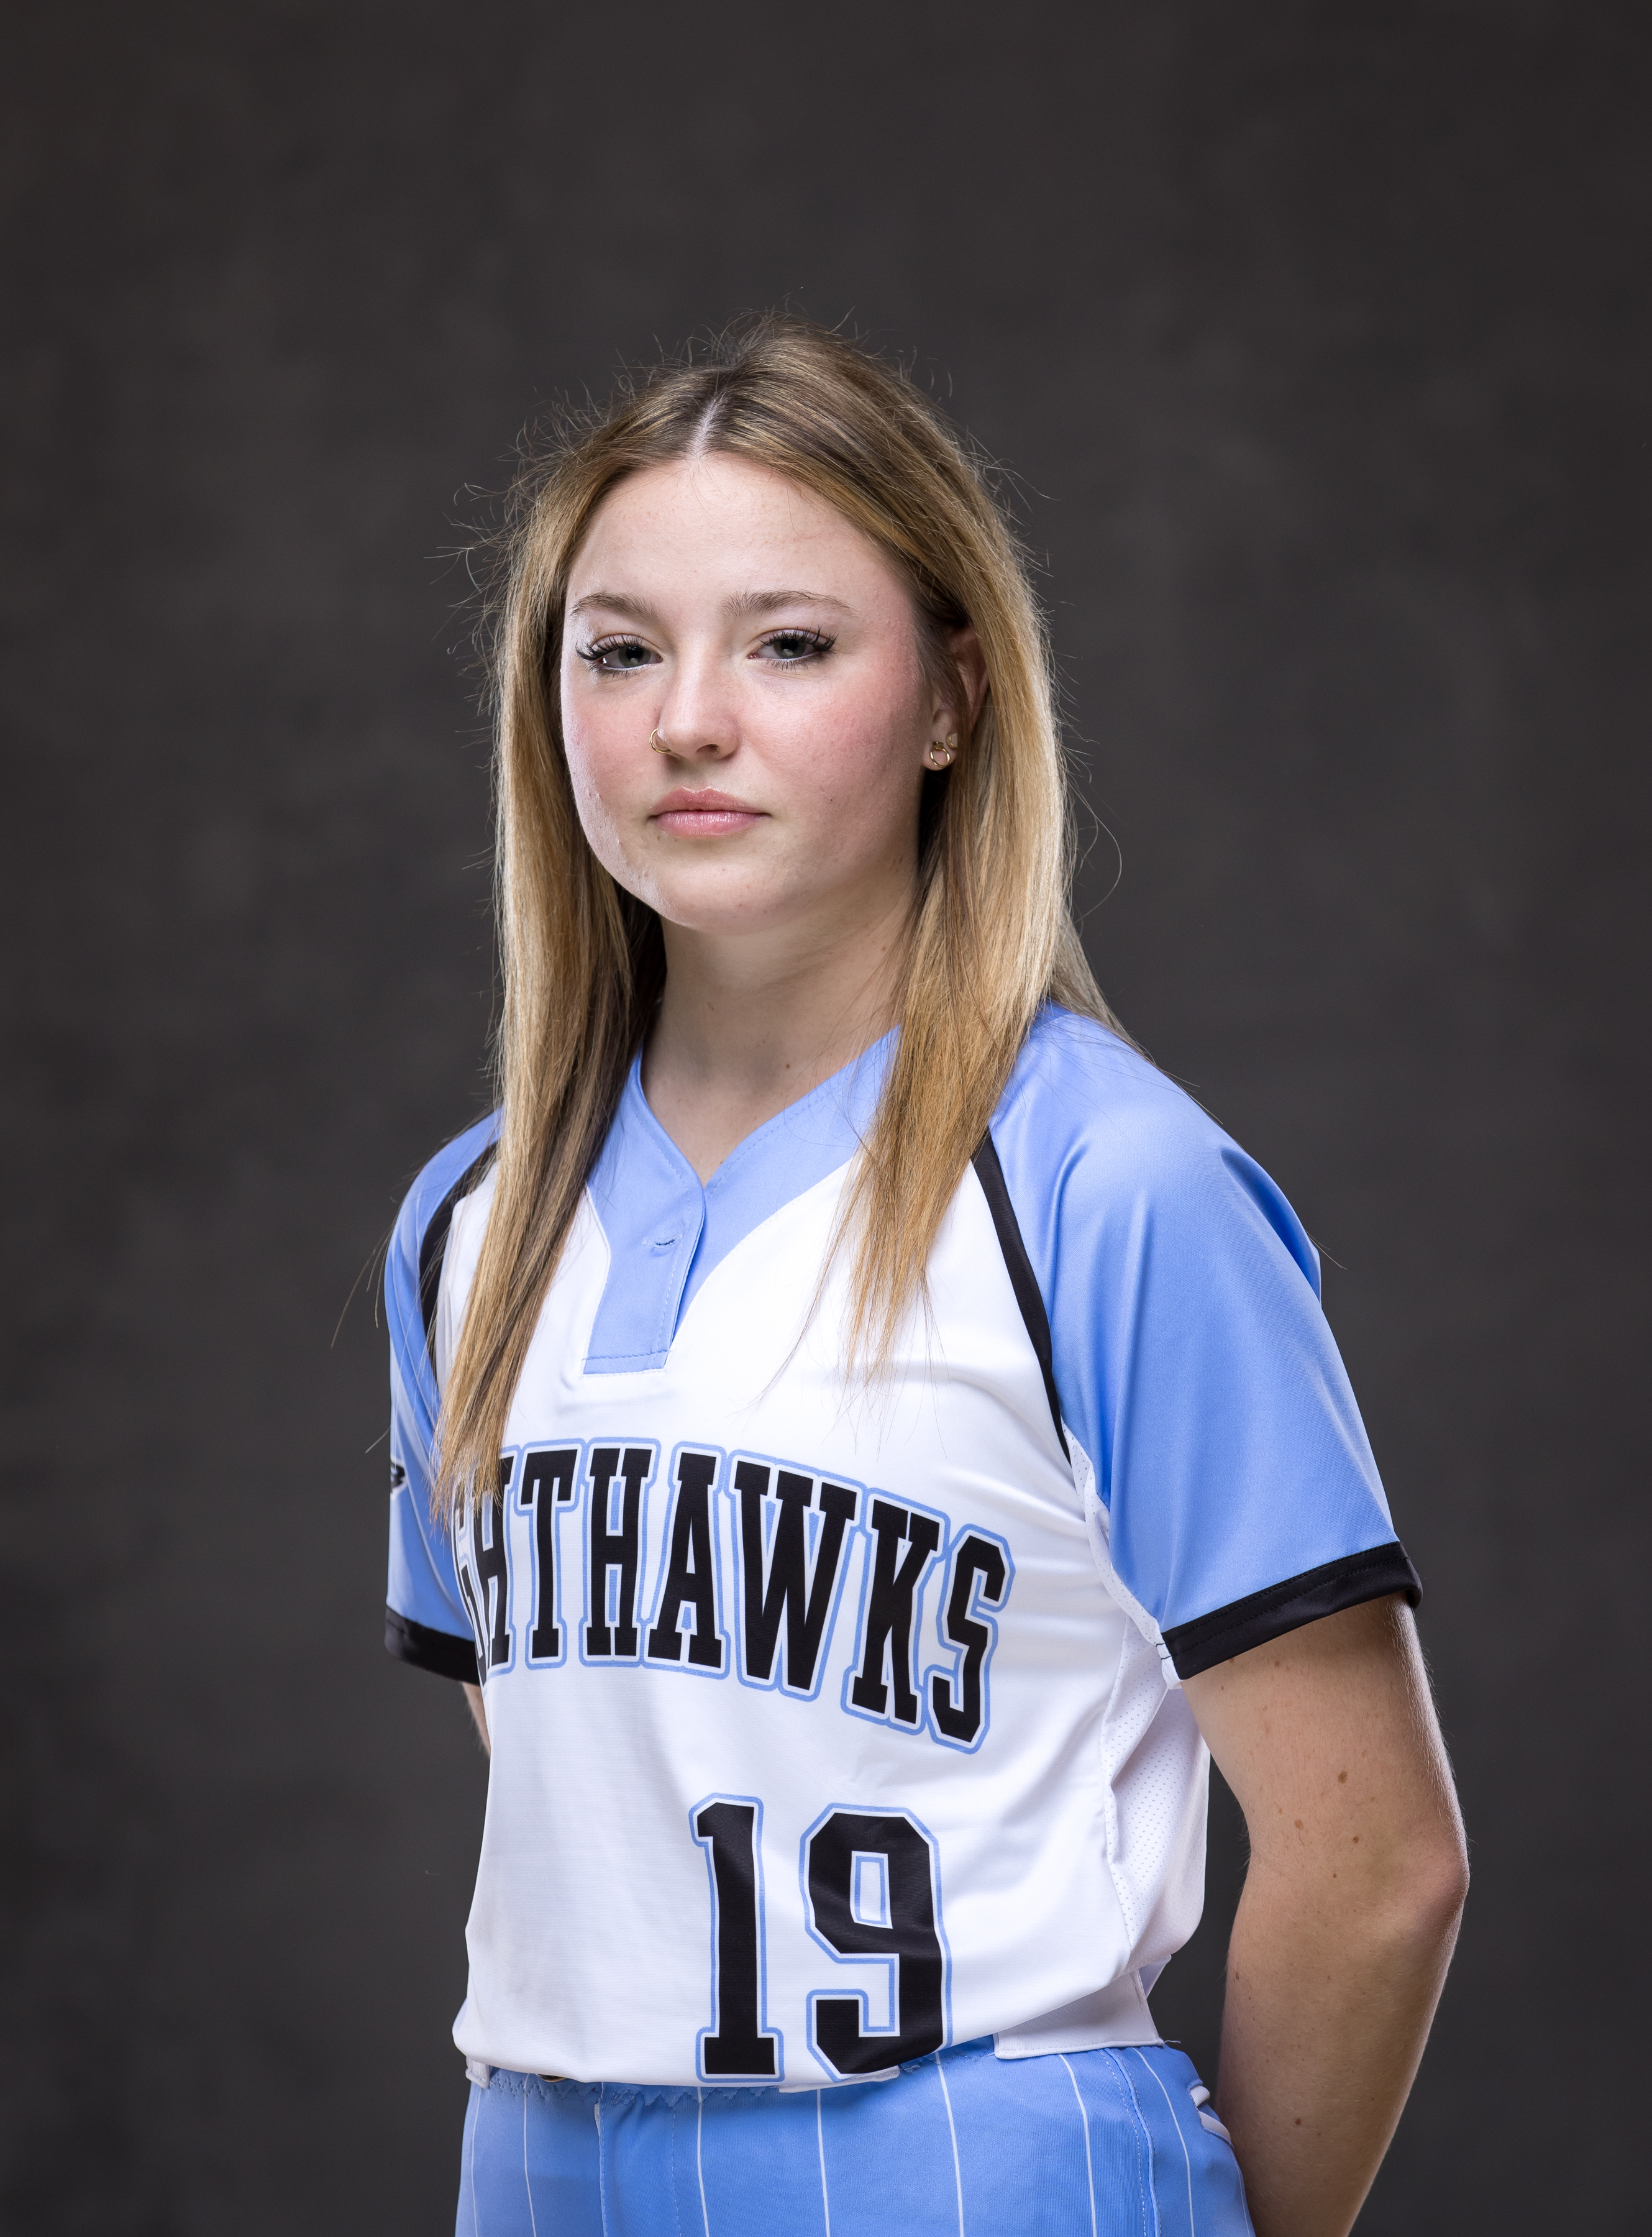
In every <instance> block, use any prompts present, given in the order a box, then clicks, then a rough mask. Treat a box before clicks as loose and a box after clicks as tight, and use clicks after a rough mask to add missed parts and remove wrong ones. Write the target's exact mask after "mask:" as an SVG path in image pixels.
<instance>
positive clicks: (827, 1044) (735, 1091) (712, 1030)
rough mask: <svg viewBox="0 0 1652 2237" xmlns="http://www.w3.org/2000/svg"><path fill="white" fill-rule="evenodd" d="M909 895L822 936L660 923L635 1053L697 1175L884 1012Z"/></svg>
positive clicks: (890, 1009)
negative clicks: (661, 957) (655, 989)
mask: <svg viewBox="0 0 1652 2237" xmlns="http://www.w3.org/2000/svg"><path fill="white" fill-rule="evenodd" d="M909 907H910V904H909V901H908V899H907V897H906V896H905V894H903V895H902V896H901V897H900V899H899V901H898V904H891V905H886V906H885V907H884V908H882V909H881V910H880V911H879V912H877V913H876V914H872V915H871V916H869V917H867V918H865V919H864V920H863V921H860V922H859V923H858V924H851V925H847V926H840V927H836V928H834V930H833V933H832V934H829V935H828V936H826V938H824V939H823V938H822V937H821V935H820V933H819V928H818V927H810V928H809V929H808V930H807V931H806V932H799V933H796V934H788V933H787V932H769V933H763V934H748V935H744V936H742V937H740V938H734V937H730V936H727V935H721V934H717V935H714V934H700V933H694V932H689V931H687V930H685V929H684V928H683V927H681V926H679V925H673V924H666V925H665V926H664V933H665V948H666V987H665V994H664V997H663V999H662V1000H661V1005H660V1014H659V1017H658V1018H657V1019H656V1020H655V1026H654V1030H653V1032H652V1033H650V1034H649V1036H648V1045H647V1046H646V1047H645V1049H644V1051H643V1055H642V1088H643V1092H644V1093H645V1094H646V1095H647V1097H648V1103H649V1105H650V1107H651V1108H652V1110H653V1112H654V1114H655V1117H656V1118H657V1119H659V1121H660V1123H661V1125H662V1126H663V1127H664V1128H665V1130H666V1132H667V1133H668V1134H669V1135H670V1136H671V1138H672V1139H673V1141H675V1143H676V1145H677V1147H678V1148H679V1149H680V1150H681V1151H682V1153H683V1155H684V1156H685V1157H686V1158H688V1162H689V1163H690V1165H693V1166H694V1170H695V1171H696V1172H697V1173H698V1174H699V1175H700V1178H701V1180H708V1179H709V1178H710V1177H711V1175H712V1174H713V1173H714V1171H716V1169H717V1167H718V1166H719V1165H721V1163H722V1161H723V1159H724V1158H726V1157H727V1155H728V1153H729V1151H731V1150H733V1149H734V1148H736V1147H737V1146H738V1145H739V1144H740V1143H741V1142H742V1141H744V1140H745V1138H746V1137H747V1134H749V1133H751V1132H753V1130H754V1128H755V1127H758V1126H760V1125H763V1124H764V1122H765V1121H766V1120H767V1119H772V1118H773V1117H774V1115H775V1113H776V1112H780V1111H783V1110H785V1109H786V1107H787V1105H788V1104H792V1103H795V1102H796V1101H797V1100H798V1099H799V1098H800V1096H804V1095H806V1094H808V1092H810V1090H811V1089H812V1088H815V1087H818V1086H819V1085H820V1083H821V1081H822V1080H824V1079H830V1078H831V1077H832V1075H833V1072H839V1071H840V1070H841V1069H842V1067H843V1066H845V1065H846V1064H849V1063H852V1061H853V1059H855V1058H856V1057H858V1056H859V1054H860V1053H861V1052H862V1051H863V1050H864V1049H865V1048H868V1047H869V1046H871V1045H872V1042H873V1041H875V1040H876V1039H878V1038H879V1036H880V1035H881V1034H883V1033H886V1032H887V1031H888V1030H889V1028H890V1026H892V1024H893V1022H894V994H895V987H896V981H897V979H898V973H899V968H900V963H901V960H902V957H903V955H904V953H905V938H906V929H907V922H908V911H909Z"/></svg>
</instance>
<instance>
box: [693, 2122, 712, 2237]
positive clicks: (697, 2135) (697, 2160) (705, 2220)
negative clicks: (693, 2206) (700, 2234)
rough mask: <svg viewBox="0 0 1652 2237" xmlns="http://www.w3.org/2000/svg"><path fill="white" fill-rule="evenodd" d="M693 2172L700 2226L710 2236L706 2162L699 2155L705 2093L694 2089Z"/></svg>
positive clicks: (704, 2124)
mask: <svg viewBox="0 0 1652 2237" xmlns="http://www.w3.org/2000/svg"><path fill="white" fill-rule="evenodd" d="M694 2104H695V2107H696V2108H697V2109H696V2111H695V2113H694V2173H695V2174H696V2175H697V2176H698V2177H699V2179H700V2226H701V2228H702V2229H703V2230H704V2231H705V2233H706V2237H711V2216H710V2214H708V2213H707V2211H706V2162H705V2161H704V2159H703V2158H702V2157H701V2151H700V2140H701V2136H702V2135H704V2134H705V2129H706V2093H705V2091H704V2090H703V2089H696V2090H695V2091H694Z"/></svg>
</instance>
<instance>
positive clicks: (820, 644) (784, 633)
mask: <svg viewBox="0 0 1652 2237" xmlns="http://www.w3.org/2000/svg"><path fill="white" fill-rule="evenodd" d="M832 646H833V639H832V638H831V637H823V636H822V635H821V634H820V631H819V630H776V631H775V632H774V634H773V637H765V638H764V639H763V643H762V646H761V650H763V651H764V652H765V653H767V654H769V655H770V656H772V657H773V658H774V659H775V660H778V661H780V663H782V665H787V666H790V665H793V664H794V663H797V662H798V661H801V660H814V659H817V658H818V657H819V655H820V654H821V653H823V652H830V651H831V650H832Z"/></svg>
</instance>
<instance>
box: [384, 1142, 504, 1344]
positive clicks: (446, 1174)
mask: <svg viewBox="0 0 1652 2237" xmlns="http://www.w3.org/2000/svg"><path fill="white" fill-rule="evenodd" d="M498 1132H499V1114H498V1112H497V1111H493V1112H489V1114H488V1116H487V1117H486V1118H485V1119H478V1120H477V1123H476V1125H474V1126H467V1127H466V1128H465V1130H464V1133H462V1134H456V1135H455V1136H454V1138H453V1139H452V1140H451V1142H449V1143H447V1144H446V1145H444V1147H443V1148H442V1149H440V1150H438V1151H437V1153H436V1155H435V1156H434V1157H433V1158H431V1159H430V1161H429V1163H428V1164H426V1165H424V1166H422V1167H421V1168H420V1171H419V1172H418V1178H416V1179H415V1181H414V1182H413V1184H412V1186H411V1188H410V1189H409V1190H408V1191H407V1194H406V1195H405V1197H404V1198H403V1199H402V1207H401V1211H400V1213H399V1214H398V1217H397V1221H396V1227H395V1231H394V1233H393V1235H392V1238H391V1245H390V1252H389V1256H388V1258H387V1260H386V1263H385V1300H386V1303H387V1305H388V1307H389V1310H390V1325H391V1332H392V1339H394V1338H395V1337H396V1336H398V1335H405V1334H411V1331H412V1330H413V1328H414V1327H415V1326H416V1325H417V1326H418V1328H419V1329H420V1330H421V1332H422V1333H423V1332H428V1330H429V1326H430V1323H431V1315H432V1314H433V1312H434V1310H435V1302H436V1288H437V1283H438V1281H439V1279H440V1277H441V1262H442V1254H443V1252H444V1249H445V1247H446V1243H447V1234H448V1229H449V1226H450V1224H451V1220H452V1217H453V1211H454V1207H455V1205H456V1204H458V1203H459V1201H460V1200H461V1199H462V1198H464V1197H465V1196H466V1195H467V1194H468V1193H469V1192H470V1191H471V1189H473V1188H474V1187H475V1186H476V1185H477V1182H478V1181H479V1180H480V1179H481V1178H482V1177H483V1173H484V1169H485V1167H486V1165H487V1164H488V1163H489V1161H490V1158H491V1156H492V1152H493V1147H494V1144H495V1143H496V1141H497V1139H498Z"/></svg>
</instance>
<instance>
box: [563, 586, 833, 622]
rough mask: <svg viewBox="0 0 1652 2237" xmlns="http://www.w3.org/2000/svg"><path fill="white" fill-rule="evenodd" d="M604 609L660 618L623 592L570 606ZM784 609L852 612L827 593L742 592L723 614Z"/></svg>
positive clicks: (594, 595) (633, 617)
mask: <svg viewBox="0 0 1652 2237" xmlns="http://www.w3.org/2000/svg"><path fill="white" fill-rule="evenodd" d="M594 606H600V607H601V608H602V610H603V611H604V612H606V613H610V614H622V615H624V617H626V619H627V620H628V621H634V622H650V621H654V620H655V619H657V618H658V617H657V616H656V614H655V609H654V608H653V607H652V606H651V605H649V604H648V601H647V599H646V598H631V597H627V596H626V594H625V592H624V591H590V592H589V593H588V594H587V596H586V597H582V599H580V601H579V603H578V604H577V605H574V606H570V607H569V615H570V616H577V615H580V614H582V613H586V612H589V610H590V609H591V608H592V607H594ZM783 606H832V607H833V608H835V610H837V611H838V612H839V613H840V614H846V613H847V612H848V610H849V609H848V607H847V606H846V605H845V604H844V603H843V601H842V599H841V598H833V597H829V596H828V595H827V593H826V591H736V592H735V594H734V596H733V597H728V598H725V599H724V600H723V611H724V613H725V614H726V615H727V617H728V619H729V620H730V621H741V620H744V619H745V618H746V617H747V616H748V615H751V614H772V613H776V612H778V611H779V610H780V608H781V607H783Z"/></svg>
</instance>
